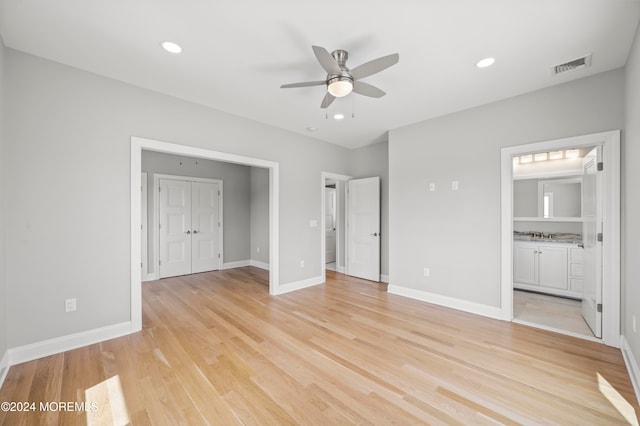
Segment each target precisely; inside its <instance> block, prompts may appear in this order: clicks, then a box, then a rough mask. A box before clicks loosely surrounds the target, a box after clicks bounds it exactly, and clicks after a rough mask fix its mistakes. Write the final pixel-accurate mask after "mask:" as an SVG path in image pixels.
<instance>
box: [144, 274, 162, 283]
mask: <svg viewBox="0 0 640 426" xmlns="http://www.w3.org/2000/svg"><path fill="white" fill-rule="evenodd" d="M158 279H159V278H158V273H157V272H152V273H150V274H146V275H145V276H144V277H142V280H141V281H142V282H143V283H144V282H147V281H156V280H158Z"/></svg>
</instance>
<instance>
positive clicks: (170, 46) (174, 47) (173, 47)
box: [160, 41, 182, 54]
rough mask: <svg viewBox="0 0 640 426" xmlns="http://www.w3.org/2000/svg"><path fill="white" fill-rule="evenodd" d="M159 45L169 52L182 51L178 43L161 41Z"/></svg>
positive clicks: (176, 52)
mask: <svg viewBox="0 0 640 426" xmlns="http://www.w3.org/2000/svg"><path fill="white" fill-rule="evenodd" d="M160 46H162V48H163V49H164V50H166V51H167V52H169V53H175V54H178V53H180V52H182V47H180V45H179V44H177V43H174V42H172V41H163V42H162V43H160Z"/></svg>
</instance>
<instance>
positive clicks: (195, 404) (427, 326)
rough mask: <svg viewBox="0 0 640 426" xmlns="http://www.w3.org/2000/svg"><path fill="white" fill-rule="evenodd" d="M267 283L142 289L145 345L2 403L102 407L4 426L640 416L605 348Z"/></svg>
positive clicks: (45, 364)
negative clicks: (620, 407)
mask: <svg viewBox="0 0 640 426" xmlns="http://www.w3.org/2000/svg"><path fill="white" fill-rule="evenodd" d="M267 280H268V274H267V273H266V272H265V271H262V270H259V269H256V268H253V267H247V268H238V269H232V270H226V271H219V272H209V273H203V274H197V275H193V276H185V277H177V278H170V279H164V280H161V281H155V282H149V283H145V284H144V285H143V330H142V331H141V332H139V333H136V334H133V335H130V336H125V337H121V338H118V339H114V340H110V341H107V342H103V343H100V344H95V345H91V346H87V347H84V348H80V349H77V350H73V351H69V352H66V353H63V354H58V355H54V356H50V357H47V358H43V359H40V360H36V361H32V362H28V363H24V364H21V365H17V366H14V367H12V368H11V370H10V371H9V374H8V377H7V379H6V381H5V383H4V386H3V387H2V389H1V390H0V401H30V402H35V403H39V402H41V401H42V402H47V401H86V402H97V403H98V405H99V409H98V410H97V411H96V412H90V413H87V414H90V417H89V420H87V415H86V414H85V413H84V412H73V411H71V412H60V411H55V412H54V411H45V412H33V413H22V414H19V413H13V412H9V413H7V412H0V421H1V422H3V423H4V424H10V425H18V424H64V425H73V424H86V423H87V422H89V423H91V424H93V423H95V424H100V423H101V422H102V424H112V423H118V422H120V423H124V422H126V421H129V422H130V423H131V424H154V425H174V424H188V425H192V424H194V425H195V424H207V423H208V424H221V425H226V424H243V423H244V424H267V425H271V424H322V425H326V424H352V423H359V424H376V425H380V424H391V423H396V424H424V423H429V424H466V425H468V424H562V425H566V424H576V425H587V424H607V425H610V424H627V421H626V420H625V418H624V417H623V416H622V415H621V414H620V413H619V412H618V411H617V410H616V408H614V406H613V405H612V403H611V402H610V400H609V399H607V398H606V397H605V396H604V395H605V394H609V393H615V391H617V392H619V394H620V397H621V400H622V399H623V400H626V401H627V402H628V403H631V404H633V405H632V406H630V407H631V408H630V411H629V412H628V413H627V416H628V418H629V419H631V422H633V417H634V416H636V415H637V413H638V412H639V411H640V410H639V409H638V405H637V402H636V401H635V398H634V395H633V390H632V387H631V384H630V382H629V378H628V376H627V373H626V370H625V367H624V363H623V360H622V356H621V354H620V351H619V350H616V349H614V348H610V347H606V346H603V345H601V344H597V343H593V342H588V341H584V340H580V339H576V338H572V337H568V336H563V335H559V334H555V333H551V332H547V331H544V330H539V329H535V328H531V327H526V326H522V325H519V324H513V323H509V322H503V321H496V320H491V319H486V318H482V317H478V316H475V315H471V314H466V313H461V312H458V311H454V310H450V309H446V308H442V307H438V306H434V305H430V304H426V303H422V302H418V301H415V300H411V299H407V298H403V297H400V296H395V295H390V294H388V293H386V285H383V284H377V283H372V282H368V281H362V280H358V279H353V278H348V277H345V276H344V275H341V274H337V273H334V272H327V283H326V284H325V285H320V286H316V287H312V288H308V289H305V290H301V291H298V292H295V293H290V294H285V295H282V296H277V297H273V296H269V294H268V286H267ZM599 376H600V377H601V378H602V379H605V380H606V381H607V382H608V384H609V386H607V385H606V384H603V382H601V387H599V384H598V383H599V382H598V377H599ZM118 382H119V383H118ZM87 389H91V391H90V392H87ZM611 389H615V391H614V392H612V391H611ZM611 399H613V400H615V399H616V398H611ZM114 419H115V421H114ZM118 419H120V420H118Z"/></svg>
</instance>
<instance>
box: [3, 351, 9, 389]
mask: <svg viewBox="0 0 640 426" xmlns="http://www.w3.org/2000/svg"><path fill="white" fill-rule="evenodd" d="M10 367H11V365H10V363H9V351H5V353H4V355H3V356H2V359H1V360H0V388H1V387H2V385H3V384H4V379H6V378H7V373H9V368H10Z"/></svg>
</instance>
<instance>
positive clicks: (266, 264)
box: [249, 259, 269, 271]
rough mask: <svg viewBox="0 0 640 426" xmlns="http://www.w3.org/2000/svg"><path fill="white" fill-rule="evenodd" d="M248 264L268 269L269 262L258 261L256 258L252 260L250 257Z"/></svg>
mask: <svg viewBox="0 0 640 426" xmlns="http://www.w3.org/2000/svg"><path fill="white" fill-rule="evenodd" d="M249 265H251V266H255V267H256V268H260V269H265V270H267V271H268V270H269V264H268V263H264V262H259V261H257V260H253V259H251V260H250V261H249Z"/></svg>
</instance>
